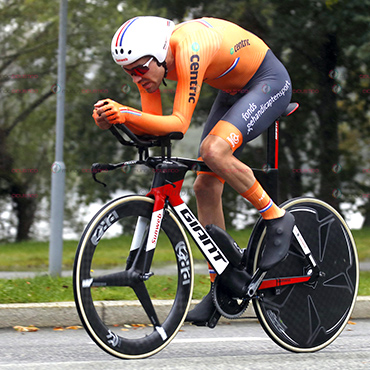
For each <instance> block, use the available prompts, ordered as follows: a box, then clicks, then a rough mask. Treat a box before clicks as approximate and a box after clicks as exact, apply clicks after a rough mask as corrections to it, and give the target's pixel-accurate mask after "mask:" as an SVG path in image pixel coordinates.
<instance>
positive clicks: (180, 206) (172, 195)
mask: <svg viewBox="0 0 370 370" xmlns="http://www.w3.org/2000/svg"><path fill="white" fill-rule="evenodd" d="M135 164H146V165H148V166H149V167H151V168H153V169H154V179H153V183H152V187H151V189H150V191H149V192H148V193H147V196H148V197H152V198H153V199H154V206H153V213H152V218H151V220H150V225H149V233H148V238H147V242H146V243H147V244H146V246H145V251H146V252H147V253H148V254H147V258H146V260H145V261H146V262H145V266H144V271H143V274H144V275H145V274H149V273H150V264H151V256H152V255H153V253H152V252H154V249H155V248H156V245H157V240H158V234H159V230H160V228H161V222H162V219H163V216H164V212H165V211H166V208H167V207H168V206H170V207H171V209H172V210H173V212H174V213H175V215H176V216H177V217H178V219H179V220H181V222H182V224H183V225H184V227H185V229H186V230H187V231H188V233H189V234H190V235H191V237H192V238H193V240H194V242H195V244H196V245H197V247H198V248H199V249H200V250H201V252H202V254H203V255H204V257H205V259H206V260H207V261H208V262H209V264H210V265H211V266H212V268H213V269H214V270H215V272H216V273H217V274H218V275H221V274H222V273H223V272H224V271H225V269H226V268H227V267H228V266H229V264H230V261H229V260H228V258H227V257H226V255H225V253H224V252H223V251H222V249H221V248H220V247H219V246H218V245H217V242H216V241H215V240H214V239H213V238H212V237H211V235H209V233H208V232H207V231H206V229H205V228H204V227H203V226H202V225H201V224H200V222H199V221H198V219H197V218H196V216H195V215H194V214H193V212H192V211H191V210H190V209H189V207H188V206H187V205H186V203H185V202H184V201H183V199H182V198H181V196H180V193H181V189H182V185H183V181H184V177H185V175H186V173H187V171H189V170H190V169H194V168H198V167H200V166H202V170H207V167H205V165H204V163H203V162H200V161H196V160H191V159H186V158H172V159H167V160H165V161H164V160H163V158H161V157H150V158H148V159H147V161H144V162H143V161H142V160H139V161H129V162H125V163H124V164H123V165H130V166H132V165H135ZM208 171H209V169H208ZM143 226H144V225H141V220H139V221H138V225H137V227H136V232H135V235H134V241H133V243H132V244H133V245H132V247H131V250H134V249H135V248H137V244H138V243H136V242H135V240H137V239H138V240H139V239H140V234H141V233H142V230H143V229H144V227H143ZM145 226H146V224H145ZM293 234H294V235H295V237H296V239H297V241H298V244H299V245H300V247H301V249H302V252H303V253H304V255H305V256H306V257H307V259H308V261H309V262H310V264H311V270H310V271H309V273H308V274H307V275H302V276H295V277H294V276H290V277H286V278H272V279H266V280H263V279H264V276H265V274H266V272H263V271H259V270H258V269H257V270H256V271H255V273H254V275H253V276H252V281H251V282H250V285H249V288H248V290H247V294H248V296H249V297H250V298H252V297H254V296H255V294H256V292H257V291H261V290H263V289H269V288H273V287H281V286H284V285H291V284H300V283H307V282H309V280H310V279H311V278H313V277H314V276H315V274H314V271H315V272H319V268H318V265H317V263H316V261H315V260H314V258H313V257H312V254H311V251H310V249H309V247H308V246H307V244H306V242H305V240H304V238H303V236H302V235H301V234H300V232H299V230H298V228H297V227H295V228H294V230H293ZM184 272H185V273H186V271H184ZM316 276H317V275H316Z"/></svg>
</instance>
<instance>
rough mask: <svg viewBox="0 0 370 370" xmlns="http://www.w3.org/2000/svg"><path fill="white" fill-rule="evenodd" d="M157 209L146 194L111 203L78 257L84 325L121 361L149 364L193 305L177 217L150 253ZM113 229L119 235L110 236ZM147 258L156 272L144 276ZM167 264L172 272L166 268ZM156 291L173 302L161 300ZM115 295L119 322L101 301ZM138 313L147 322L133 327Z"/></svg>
mask: <svg viewBox="0 0 370 370" xmlns="http://www.w3.org/2000/svg"><path fill="white" fill-rule="evenodd" d="M153 204H154V201H153V200H152V199H151V198H147V197H143V196H127V197H122V198H118V199H116V200H113V201H112V202H110V203H108V204H107V205H106V206H104V207H103V208H102V209H101V210H100V211H99V212H98V213H97V214H96V215H95V217H94V218H93V219H92V220H91V221H90V223H89V224H88V225H87V227H86V229H85V231H84V233H83V235H82V237H81V240H80V243H79V245H78V249H77V252H76V258H75V264H74V271H73V285H74V296H75V302H76V307H77V311H78V314H79V316H80V319H81V321H82V324H83V325H84V327H85V329H86V331H87V333H88V334H89V335H90V337H91V338H92V339H93V341H94V342H95V343H96V344H97V345H98V346H99V347H101V348H102V349H103V350H105V351H106V352H108V353H109V354H111V355H113V356H116V357H119V358H123V359H138V358H144V357H148V356H151V355H153V354H155V353H157V352H159V351H160V350H161V349H163V348H164V347H165V346H166V345H167V344H169V343H170V341H171V340H172V339H173V338H174V336H175V335H176V333H177V332H178V330H179V329H180V327H181V325H182V324H183V322H184V320H185V316H186V314H187V311H188V309H189V306H190V303H191V297H192V291H193V277H194V274H193V259H192V255H191V251H190V247H189V243H188V240H187V237H186V234H185V232H184V230H183V228H182V226H181V225H180V223H179V221H178V220H177V218H176V216H175V215H174V214H173V213H172V212H170V211H165V213H164V216H163V220H162V224H161V229H160V231H159V235H158V242H157V247H156V249H155V250H151V251H147V250H146V245H147V238H148V228H149V224H150V219H151V217H152V212H153ZM113 231H115V233H116V234H117V233H119V234H121V236H120V237H119V238H115V239H111V238H109V235H110V234H112V232H113ZM117 244H118V248H117ZM117 250H118V252H117ZM113 253H115V255H113ZM148 260H151V261H152V262H151V264H150V270H149V271H144V269H145V268H144V266H145V265H147V264H148ZM168 264H169V265H170V268H171V269H172V270H173V271H171V272H168V268H165V266H168ZM163 271H165V272H163ZM163 274H164V275H166V276H163ZM167 281H168V282H171V284H170V285H171V287H172V290H171V289H170V288H169V287H168V286H167V285H166V284H167ZM160 285H162V286H160ZM158 289H159V290H161V291H162V292H161V293H162V294H163V291H165V292H166V293H167V296H168V298H167V299H166V301H167V302H172V304H170V305H168V304H167V305H164V304H163V301H160V300H156V294H157V293H156V292H158ZM110 296H111V297H113V298H112V299H119V300H120V301H119V303H116V306H117V305H118V306H119V307H118V310H116V311H115V313H114V317H112V315H111V314H110V313H109V312H108V311H107V309H106V308H107V306H109V304H108V303H107V302H101V299H102V298H101V297H105V298H103V299H109V297H110ZM106 297H108V298H106ZM127 299H128V300H130V301H129V303H130V305H131V306H134V307H136V308H135V311H134V313H133V310H132V309H131V308H130V305H128V304H127V302H123V300H127ZM110 304H111V303H110ZM133 315H134V316H135V317H141V318H142V317H144V319H145V320H144V321H145V322H142V321H140V322H137V321H136V322H135V320H138V319H135V318H134V317H133ZM139 320H143V319H139Z"/></svg>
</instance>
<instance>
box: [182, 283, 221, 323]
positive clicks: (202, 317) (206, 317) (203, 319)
mask: <svg viewBox="0 0 370 370" xmlns="http://www.w3.org/2000/svg"><path fill="white" fill-rule="evenodd" d="M220 316H221V315H220V313H219V312H218V311H217V309H216V307H215V305H214V303H213V297H212V289H211V290H210V292H209V293H208V294H207V295H206V296H204V297H203V299H202V300H201V302H200V303H198V304H197V305H196V306H195V307H194V308H193V309H192V310H191V311H189V312H188V314H187V315H186V318H185V321H187V322H191V323H192V324H193V325H196V326H208V327H209V328H214V327H215V326H216V324H217V322H218V320H219V318H220Z"/></svg>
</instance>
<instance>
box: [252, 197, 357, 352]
mask: <svg viewBox="0 0 370 370" xmlns="http://www.w3.org/2000/svg"><path fill="white" fill-rule="evenodd" d="M283 207H284V208H285V209H286V210H288V211H289V212H291V213H292V214H293V215H294V217H295V220H296V225H297V227H298V229H299V231H300V233H301V234H302V236H303V238H304V240H305V241H306V243H307V245H308V247H309V248H310V250H311V252H312V255H313V257H314V259H315V260H316V262H317V263H318V266H319V268H320V271H321V274H317V275H318V276H315V278H314V279H311V280H310V281H309V282H306V283H300V284H294V285H286V286H280V287H274V288H269V289H263V290H260V291H259V292H258V298H257V299H255V300H254V301H253V304H254V308H255V311H256V314H257V317H258V318H259V320H260V323H261V325H262V327H263V328H264V330H265V331H266V333H267V334H268V335H269V336H270V337H271V338H272V339H273V340H274V341H275V342H276V343H277V344H279V345H280V346H282V347H283V348H285V349H287V350H290V351H294V352H312V351H317V350H320V349H322V348H324V347H325V346H327V345H328V344H330V343H331V342H332V341H333V340H334V339H335V338H337V336H338V335H339V334H340V333H341V332H342V330H343V329H344V328H345V326H346V324H347V322H348V320H349V318H350V315H351V313H352V310H353V307H354V304H355V301H356V296H357V289H358V281H359V277H358V274H359V267H358V258H357V251H356V246H355V242H354V240H353V237H352V234H351V231H350V230H349V228H348V226H347V224H346V223H345V221H344V220H343V218H342V217H341V216H340V215H339V213H338V212H337V211H336V210H335V209H333V208H332V207H331V206H329V205H328V204H326V203H324V202H322V201H320V200H317V199H310V198H298V199H294V200H291V201H288V202H286V203H285V204H284V205H283ZM261 222H263V221H261ZM257 230H258V227H257ZM259 230H261V228H260V227H259ZM264 242H265V231H262V232H261V233H260V235H259V236H258V243H257V244H258V245H257V247H256V254H255V257H254V269H256V267H257V266H258V260H259V259H260V256H261V253H262V251H263V247H264ZM311 271H312V269H311V266H310V264H309V262H308V259H307V258H306V257H305V255H304V253H303V252H302V251H301V248H300V247H299V245H298V242H297V240H296V239H295V237H294V236H293V238H292V242H291V246H290V250H289V254H288V257H287V258H286V259H285V260H284V261H282V262H280V263H279V264H278V265H277V266H276V267H274V268H272V269H271V270H270V271H268V273H267V275H266V276H265V279H269V278H270V279H271V278H286V277H295V276H304V275H309V274H310V273H311Z"/></svg>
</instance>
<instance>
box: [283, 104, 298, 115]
mask: <svg viewBox="0 0 370 370" xmlns="http://www.w3.org/2000/svg"><path fill="white" fill-rule="evenodd" d="M298 107H299V104H298V103H294V102H293V103H289V104H288V106H287V107H286V109H285V111H284V112H283V114H282V115H281V116H282V117H287V116H290V115H291V114H293V113H294V112H295V111H296V110H297V109H298Z"/></svg>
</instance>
